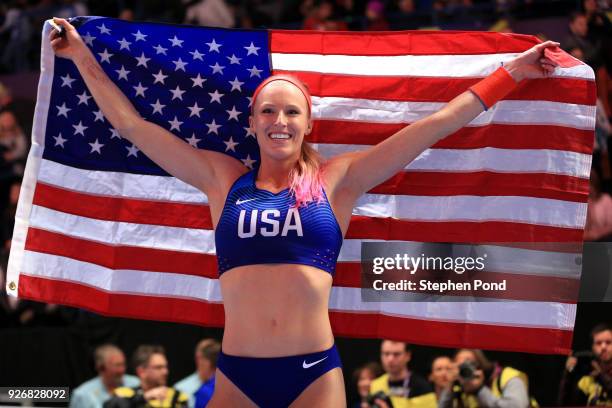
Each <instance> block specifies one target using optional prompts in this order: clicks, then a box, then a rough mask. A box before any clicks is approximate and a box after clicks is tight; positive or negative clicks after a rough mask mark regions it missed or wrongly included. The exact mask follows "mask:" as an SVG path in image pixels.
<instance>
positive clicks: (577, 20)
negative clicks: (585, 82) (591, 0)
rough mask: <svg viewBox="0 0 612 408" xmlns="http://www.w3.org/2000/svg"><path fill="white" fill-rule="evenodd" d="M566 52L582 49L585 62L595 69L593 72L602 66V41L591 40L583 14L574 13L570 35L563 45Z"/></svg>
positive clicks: (571, 18) (570, 24) (571, 17)
mask: <svg viewBox="0 0 612 408" xmlns="http://www.w3.org/2000/svg"><path fill="white" fill-rule="evenodd" d="M561 44H562V47H563V49H564V50H566V51H568V52H569V50H572V49H573V48H580V49H581V50H582V53H583V56H584V62H586V63H587V64H589V65H590V66H591V67H593V70H597V68H598V67H599V66H600V65H601V56H600V44H601V42H600V41H597V40H595V41H593V40H592V39H591V38H589V26H588V22H587V17H586V15H584V14H583V13H578V12H576V13H572V14H571V16H570V21H569V34H568V36H567V37H566V38H565V41H563V42H562V43H561Z"/></svg>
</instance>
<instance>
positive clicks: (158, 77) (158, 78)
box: [153, 69, 168, 85]
mask: <svg viewBox="0 0 612 408" xmlns="http://www.w3.org/2000/svg"><path fill="white" fill-rule="evenodd" d="M153 78H155V81H154V82H153V83H154V84H156V83H158V82H159V83H161V84H162V85H165V83H164V79H166V78H168V75H164V73H163V72H162V70H161V69H160V70H159V72H158V73H157V74H153Z"/></svg>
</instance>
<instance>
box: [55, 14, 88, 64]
mask: <svg viewBox="0 0 612 408" xmlns="http://www.w3.org/2000/svg"><path fill="white" fill-rule="evenodd" d="M53 21H54V22H55V23H56V24H57V25H59V26H61V27H62V28H63V29H64V30H65V32H66V34H65V35H64V36H62V37H60V35H59V33H58V32H57V30H51V35H50V36H49V39H50V41H51V47H52V48H53V51H54V52H55V55H57V56H58V57H62V58H68V59H70V60H73V61H74V59H75V58H76V57H77V56H78V55H80V54H81V53H83V51H86V50H87V49H88V48H87V45H85V42H84V41H83V39H82V38H81V36H80V35H79V32H78V31H77V30H76V28H74V26H73V25H72V24H70V23H69V22H68V21H67V20H64V19H63V18H57V17H53Z"/></svg>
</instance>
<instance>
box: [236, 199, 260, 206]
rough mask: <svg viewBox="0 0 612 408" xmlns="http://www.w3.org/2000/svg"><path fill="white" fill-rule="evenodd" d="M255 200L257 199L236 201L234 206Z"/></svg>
mask: <svg viewBox="0 0 612 408" xmlns="http://www.w3.org/2000/svg"><path fill="white" fill-rule="evenodd" d="M253 200H257V198H249V199H248V200H236V205H240V204H244V203H248V202H249V201H253Z"/></svg>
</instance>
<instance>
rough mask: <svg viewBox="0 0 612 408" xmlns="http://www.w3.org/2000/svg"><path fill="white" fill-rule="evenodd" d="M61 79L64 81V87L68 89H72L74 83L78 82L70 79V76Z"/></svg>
mask: <svg viewBox="0 0 612 408" xmlns="http://www.w3.org/2000/svg"><path fill="white" fill-rule="evenodd" d="M60 78H61V79H62V87H64V86H67V87H68V88H71V89H72V83H73V82H74V81H76V79H74V78H70V75H69V74H66V76H63V77H60Z"/></svg>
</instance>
